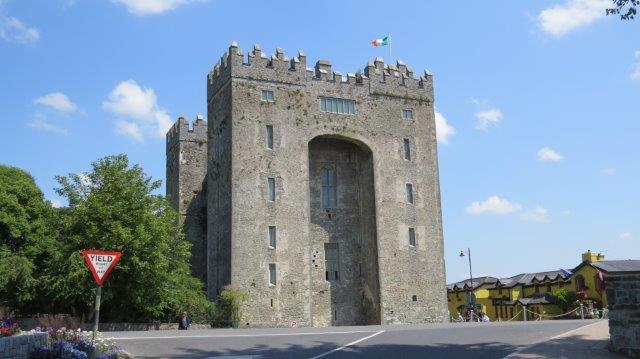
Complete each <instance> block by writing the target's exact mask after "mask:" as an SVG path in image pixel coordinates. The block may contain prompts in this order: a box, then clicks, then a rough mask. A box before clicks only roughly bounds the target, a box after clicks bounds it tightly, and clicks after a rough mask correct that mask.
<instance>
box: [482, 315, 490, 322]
mask: <svg viewBox="0 0 640 359" xmlns="http://www.w3.org/2000/svg"><path fill="white" fill-rule="evenodd" d="M482 321H483V322H485V323H489V322H490V321H491V319H489V316H488V315H487V313H484V314H483V315H482Z"/></svg>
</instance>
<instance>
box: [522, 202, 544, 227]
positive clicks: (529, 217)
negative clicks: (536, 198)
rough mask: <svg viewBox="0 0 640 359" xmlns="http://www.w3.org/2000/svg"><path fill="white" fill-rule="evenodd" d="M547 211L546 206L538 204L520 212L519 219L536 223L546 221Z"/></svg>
mask: <svg viewBox="0 0 640 359" xmlns="http://www.w3.org/2000/svg"><path fill="white" fill-rule="evenodd" d="M548 213H549V211H547V209H546V208H544V207H542V206H540V205H538V206H536V208H534V209H533V210H531V211H524V212H522V213H520V219H522V220H523V221H530V222H536V223H547V222H549V217H548Z"/></svg>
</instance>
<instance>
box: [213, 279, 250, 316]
mask: <svg viewBox="0 0 640 359" xmlns="http://www.w3.org/2000/svg"><path fill="white" fill-rule="evenodd" d="M248 298H249V295H248V294H247V293H246V292H243V291H241V290H239V289H237V288H234V287H232V286H226V287H225V288H224V290H223V291H222V292H221V293H220V298H219V300H220V308H219V310H218V313H217V314H218V316H219V319H220V320H223V321H231V322H233V323H235V324H237V323H238V321H240V319H241V318H242V313H241V312H240V306H241V305H242V303H243V302H244V301H246V300H247V299H248Z"/></svg>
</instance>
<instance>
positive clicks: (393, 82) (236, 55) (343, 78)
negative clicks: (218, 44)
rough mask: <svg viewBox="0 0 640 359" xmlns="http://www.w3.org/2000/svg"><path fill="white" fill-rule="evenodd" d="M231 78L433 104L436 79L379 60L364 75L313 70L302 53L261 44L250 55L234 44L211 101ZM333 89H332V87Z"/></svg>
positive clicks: (216, 72) (326, 65)
mask: <svg viewBox="0 0 640 359" xmlns="http://www.w3.org/2000/svg"><path fill="white" fill-rule="evenodd" d="M231 77H237V78H246V79H251V80H261V81H270V82H276V83H278V82H279V83H286V84H292V85H299V86H306V85H307V84H308V83H309V82H311V81H314V83H316V84H317V83H318V81H325V82H327V83H330V84H332V85H333V86H345V85H346V86H350V85H353V86H363V85H368V86H369V92H370V93H371V94H372V95H390V96H403V97H406V96H407V95H408V94H410V96H409V97H415V98H420V99H428V100H433V77H432V74H431V73H430V72H428V71H426V70H425V71H424V73H423V74H422V75H421V76H417V75H416V74H415V73H414V71H413V69H412V68H411V67H409V66H407V65H406V64H405V63H404V62H402V61H400V60H398V61H397V62H396V63H395V64H385V62H384V60H383V59H382V58H381V57H376V58H375V60H373V61H370V62H369V63H367V65H366V66H365V67H364V71H362V70H358V71H356V72H355V73H347V74H346V75H343V74H342V73H341V72H338V71H335V70H333V68H332V65H331V62H330V61H329V60H318V61H316V63H315V66H314V67H313V68H309V67H307V56H306V55H305V54H304V52H302V51H299V52H298V54H297V56H294V57H293V58H289V57H288V56H287V55H286V54H285V52H284V50H283V49H281V48H276V50H275V53H274V54H273V55H271V56H267V54H266V53H265V52H264V51H263V50H262V47H261V46H260V45H259V44H255V45H254V46H253V49H252V50H251V51H250V52H248V53H247V55H246V57H245V55H244V51H243V50H242V49H241V48H239V47H238V44H237V43H236V42H235V41H234V42H233V43H232V44H231V46H229V50H228V52H226V53H225V54H224V55H223V56H222V57H221V58H220V60H219V61H218V62H217V63H216V65H215V66H214V67H213V69H212V70H211V71H210V72H209V74H208V76H207V98H208V99H209V100H210V99H211V98H212V96H213V95H214V94H216V93H217V92H218V91H219V90H220V88H221V87H222V86H224V85H225V84H227V83H228V80H229V79H230V78H231ZM329 86H331V85H329Z"/></svg>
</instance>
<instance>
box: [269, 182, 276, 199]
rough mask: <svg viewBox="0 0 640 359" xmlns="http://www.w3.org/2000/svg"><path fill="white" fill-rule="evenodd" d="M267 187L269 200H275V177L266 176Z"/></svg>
mask: <svg viewBox="0 0 640 359" xmlns="http://www.w3.org/2000/svg"><path fill="white" fill-rule="evenodd" d="M267 187H268V188H267V191H268V196H269V201H272V202H274V201H275V200H276V179H275V178H273V177H269V178H267Z"/></svg>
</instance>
